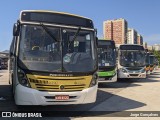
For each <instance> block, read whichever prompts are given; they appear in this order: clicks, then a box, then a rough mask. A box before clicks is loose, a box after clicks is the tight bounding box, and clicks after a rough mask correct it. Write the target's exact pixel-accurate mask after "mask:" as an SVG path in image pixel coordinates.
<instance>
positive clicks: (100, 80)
mask: <svg viewBox="0 0 160 120" xmlns="http://www.w3.org/2000/svg"><path fill="white" fill-rule="evenodd" d="M116 81H117V74H115V75H114V76H113V77H109V78H107V79H105V77H102V78H98V83H107V82H116Z"/></svg>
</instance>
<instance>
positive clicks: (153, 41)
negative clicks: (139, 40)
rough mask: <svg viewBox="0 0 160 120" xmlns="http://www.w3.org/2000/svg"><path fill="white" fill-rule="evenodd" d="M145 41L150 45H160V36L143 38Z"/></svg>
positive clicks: (153, 35)
mask: <svg viewBox="0 0 160 120" xmlns="http://www.w3.org/2000/svg"><path fill="white" fill-rule="evenodd" d="M143 41H144V42H147V43H148V45H154V44H160V34H152V35H149V36H143Z"/></svg>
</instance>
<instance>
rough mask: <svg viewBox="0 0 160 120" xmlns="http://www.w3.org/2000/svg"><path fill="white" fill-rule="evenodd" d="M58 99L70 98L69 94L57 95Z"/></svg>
mask: <svg viewBox="0 0 160 120" xmlns="http://www.w3.org/2000/svg"><path fill="white" fill-rule="evenodd" d="M55 99H56V100H69V95H56V96H55Z"/></svg>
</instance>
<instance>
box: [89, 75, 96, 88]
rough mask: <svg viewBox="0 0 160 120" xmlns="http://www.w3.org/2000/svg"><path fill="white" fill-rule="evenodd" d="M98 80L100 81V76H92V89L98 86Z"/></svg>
mask: <svg viewBox="0 0 160 120" xmlns="http://www.w3.org/2000/svg"><path fill="white" fill-rule="evenodd" d="M97 80H98V75H97V74H94V75H93V76H92V80H91V83H90V87H93V86H95V85H96V84H97Z"/></svg>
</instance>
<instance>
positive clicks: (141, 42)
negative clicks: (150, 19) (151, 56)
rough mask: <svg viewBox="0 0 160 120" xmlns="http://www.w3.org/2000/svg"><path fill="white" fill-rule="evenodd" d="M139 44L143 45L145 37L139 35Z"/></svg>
mask: <svg viewBox="0 0 160 120" xmlns="http://www.w3.org/2000/svg"><path fill="white" fill-rule="evenodd" d="M137 44H139V45H143V37H142V36H141V35H140V34H138V35H137Z"/></svg>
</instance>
